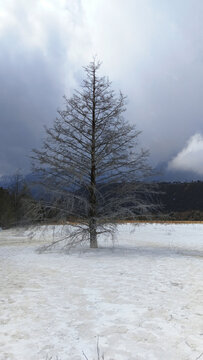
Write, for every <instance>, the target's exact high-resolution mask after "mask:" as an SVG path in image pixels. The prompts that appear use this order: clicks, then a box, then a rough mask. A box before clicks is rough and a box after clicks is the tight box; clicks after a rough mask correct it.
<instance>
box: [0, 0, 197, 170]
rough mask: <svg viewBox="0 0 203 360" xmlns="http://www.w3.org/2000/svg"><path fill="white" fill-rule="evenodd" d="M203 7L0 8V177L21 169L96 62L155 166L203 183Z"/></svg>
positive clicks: (62, 3)
mask: <svg viewBox="0 0 203 360" xmlns="http://www.w3.org/2000/svg"><path fill="white" fill-rule="evenodd" d="M202 24H203V1H202V0H125V1H124V0H18V1H16V0H6V1H5V0H0V50H1V51H0V80H1V86H0V125H1V126H0V174H6V173H13V172H15V171H16V170H17V169H19V168H21V169H22V171H29V159H28V156H29V154H30V151H31V149H32V148H33V147H39V146H40V142H41V139H42V138H43V136H44V129H43V126H44V125H48V126H50V125H51V124H52V123H53V120H54V119H55V117H56V110H57V108H58V107H62V106H63V99H62V96H63V94H64V93H65V94H66V95H67V96H70V95H71V93H72V91H73V89H74V88H77V87H78V86H79V84H80V81H81V77H82V76H83V73H82V66H83V65H87V64H88V63H89V61H91V59H92V56H93V55H95V54H97V56H98V57H99V58H100V60H101V61H102V62H103V65H102V69H101V72H102V74H104V75H107V76H109V78H110V80H112V81H113V86H114V87H115V89H121V90H122V91H123V92H124V94H126V95H127V96H128V110H127V114H126V116H127V118H128V119H129V121H130V122H132V123H136V124H137V127H138V129H139V130H142V131H143V133H142V135H141V138H140V142H141V144H142V145H143V147H145V148H149V149H150V152H151V161H152V162H153V164H154V165H156V164H159V163H161V162H166V163H168V168H169V169H173V170H174V169H175V170H179V169H180V170H183V171H184V170H186V171H188V169H189V170H190V171H193V172H194V174H197V175H198V176H203V25H202Z"/></svg>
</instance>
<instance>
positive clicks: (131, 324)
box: [0, 224, 203, 360]
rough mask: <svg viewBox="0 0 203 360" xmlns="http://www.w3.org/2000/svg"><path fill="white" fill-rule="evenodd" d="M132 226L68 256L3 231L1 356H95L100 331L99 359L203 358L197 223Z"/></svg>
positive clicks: (201, 230) (202, 232)
mask: <svg viewBox="0 0 203 360" xmlns="http://www.w3.org/2000/svg"><path fill="white" fill-rule="evenodd" d="M133 229H134V228H133V226H132V225H120V226H119V232H118V237H117V240H116V241H115V243H114V246H113V247H112V244H111V243H107V242H103V244H101V245H102V248H101V249H99V250H84V249H79V250H74V251H72V252H71V253H69V254H64V253H60V252H55V253H53V252H52V253H46V254H45V253H44V254H38V253H37V252H36V249H37V247H38V246H39V243H40V241H41V242H44V241H46V240H48V239H49V238H50V237H51V236H52V235H51V233H52V232H51V230H50V229H49V231H47V232H44V239H41V240H40V239H39V233H38V232H37V234H36V236H34V237H33V238H32V240H29V239H28V232H24V233H23V232H19V233H17V234H14V233H13V232H12V231H8V230H7V231H5V230H4V231H1V232H0V286H1V289H0V360H48V359H52V360H55V359H60V360H81V359H85V356H86V358H88V359H89V360H93V359H95V360H96V359H97V351H96V345H97V339H98V337H99V347H100V352H101V354H102V353H104V358H105V360H110V359H114V360H197V359H198V360H199V359H202V360H203V317H202V315H203V294H202V292H203V277H202V256H203V224H190V225H188V224H176V225H171V224H169V225H160V224H154V225H153V224H148V225H140V226H138V227H135V229H134V230H133ZM83 352H84V353H85V355H84V354H83Z"/></svg>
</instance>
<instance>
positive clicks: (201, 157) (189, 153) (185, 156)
mask: <svg viewBox="0 0 203 360" xmlns="http://www.w3.org/2000/svg"><path fill="white" fill-rule="evenodd" d="M168 169H169V170H182V171H193V172H195V173H196V174H198V175H203V135H201V134H195V135H193V136H192V137H191V138H190V139H189V140H188V142H187V145H186V146H185V147H184V148H183V150H181V151H180V152H179V153H178V154H177V155H176V156H175V158H174V159H172V160H171V161H170V162H169V164H168Z"/></svg>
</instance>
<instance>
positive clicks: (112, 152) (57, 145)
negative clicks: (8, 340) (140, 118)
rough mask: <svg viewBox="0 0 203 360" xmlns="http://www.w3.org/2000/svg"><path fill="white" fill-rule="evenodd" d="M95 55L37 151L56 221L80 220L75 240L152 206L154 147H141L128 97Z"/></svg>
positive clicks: (94, 239)
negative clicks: (104, 73)
mask: <svg viewBox="0 0 203 360" xmlns="http://www.w3.org/2000/svg"><path fill="white" fill-rule="evenodd" d="M99 68H100V62H98V61H96V60H95V59H94V60H93V61H92V62H91V63H90V64H89V65H88V66H87V67H85V68H84V70H85V74H86V77H85V79H84V80H83V82H82V85H81V88H80V90H75V92H74V94H73V96H72V97H71V98H69V99H68V98H66V97H64V99H65V109H64V110H59V111H58V118H57V119H56V120H55V122H54V124H53V127H52V128H46V134H47V137H46V139H45V140H44V142H43V148H42V150H34V152H33V157H32V158H33V159H34V169H35V171H37V172H38V173H39V174H40V178H41V183H42V184H43V185H44V186H45V188H46V190H47V194H46V196H45V199H46V201H45V202H46V204H45V207H46V209H48V211H49V212H51V214H52V216H55V217H56V219H63V218H64V219H65V220H67V219H71V218H72V219H75V220H76V222H77V224H75V226H76V231H75V232H74V233H72V234H73V238H72V242H74V241H75V242H77V241H82V240H87V239H88V240H89V241H90V247H91V248H97V247H98V243H97V237H98V235H99V234H101V233H104V232H107V233H108V232H110V233H112V231H113V230H114V229H115V221H116V220H118V219H119V220H123V219H129V218H135V217H136V215H137V214H141V213H142V214H146V213H148V212H149V210H150V209H151V207H152V204H151V202H150V201H149V197H150V196H149V195H150V190H149V184H147V183H146V182H144V179H146V178H147V177H148V176H149V175H150V174H151V168H150V166H149V165H148V163H147V159H148V155H149V153H148V151H144V150H140V149H138V143H137V140H138V137H139V134H140V132H139V131H137V130H136V128H135V126H133V125H130V124H128V122H127V121H126V120H125V118H124V116H123V114H124V112H125V110H126V97H125V96H123V94H122V93H121V92H120V93H119V95H118V96H116V94H115V92H114V90H112V88H111V83H110V82H109V80H108V78H106V77H101V76H99Z"/></svg>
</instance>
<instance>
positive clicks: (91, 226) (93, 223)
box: [89, 219, 98, 249]
mask: <svg viewBox="0 0 203 360" xmlns="http://www.w3.org/2000/svg"><path fill="white" fill-rule="evenodd" d="M89 231H90V247H91V248H92V249H95V248H98V243H97V229H96V221H95V219H90V222H89Z"/></svg>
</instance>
